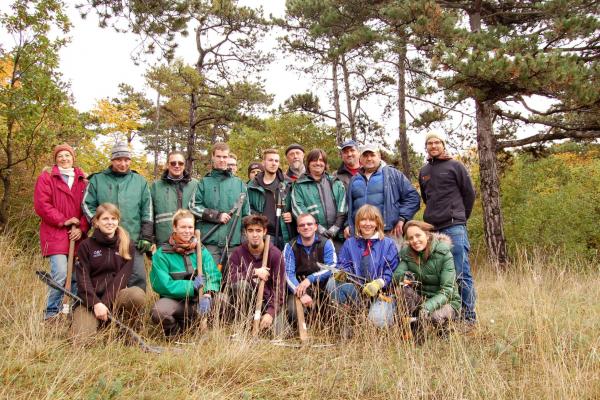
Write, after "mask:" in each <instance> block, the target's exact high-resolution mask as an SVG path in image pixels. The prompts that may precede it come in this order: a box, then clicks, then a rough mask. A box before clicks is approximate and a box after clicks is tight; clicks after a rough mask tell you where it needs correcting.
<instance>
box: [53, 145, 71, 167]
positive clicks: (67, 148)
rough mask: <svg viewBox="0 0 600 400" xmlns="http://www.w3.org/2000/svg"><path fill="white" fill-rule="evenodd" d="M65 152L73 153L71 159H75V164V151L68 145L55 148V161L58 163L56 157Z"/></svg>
mask: <svg viewBox="0 0 600 400" xmlns="http://www.w3.org/2000/svg"><path fill="white" fill-rule="evenodd" d="M65 150H66V151H68V152H69V153H71V157H73V162H75V150H73V148H72V147H71V146H69V145H68V144H66V143H63V144H59V145H58V146H56V147H55V148H54V161H56V155H57V154H58V153H60V152H61V151H65Z"/></svg>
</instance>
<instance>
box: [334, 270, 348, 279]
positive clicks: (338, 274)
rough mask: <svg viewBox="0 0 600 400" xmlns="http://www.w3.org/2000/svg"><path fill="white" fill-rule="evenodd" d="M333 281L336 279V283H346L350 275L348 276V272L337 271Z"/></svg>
mask: <svg viewBox="0 0 600 400" xmlns="http://www.w3.org/2000/svg"><path fill="white" fill-rule="evenodd" d="M333 279H335V281H336V282H346V280H347V279H348V275H346V272H344V271H337V272H334V273H333Z"/></svg>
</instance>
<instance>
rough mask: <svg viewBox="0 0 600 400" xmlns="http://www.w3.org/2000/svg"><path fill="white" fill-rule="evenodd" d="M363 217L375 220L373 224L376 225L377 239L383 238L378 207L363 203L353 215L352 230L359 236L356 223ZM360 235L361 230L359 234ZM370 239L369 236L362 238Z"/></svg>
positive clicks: (381, 218) (381, 220)
mask: <svg viewBox="0 0 600 400" xmlns="http://www.w3.org/2000/svg"><path fill="white" fill-rule="evenodd" d="M363 219H370V220H371V221H375V225H376V226H377V227H376V228H375V230H376V231H377V233H378V234H379V239H383V238H384V237H385V233H384V232H383V217H382V216H381V213H380V212H379V209H378V208H377V207H375V206H373V205H371V204H365V205H364V206H362V207H361V208H359V209H358V211H357V212H356V216H355V217H354V232H355V234H356V236H359V233H358V232H359V230H360V228H359V227H358V223H359V222H360V221H362V220H363ZM360 235H362V232H361V234H360ZM364 239H370V238H364Z"/></svg>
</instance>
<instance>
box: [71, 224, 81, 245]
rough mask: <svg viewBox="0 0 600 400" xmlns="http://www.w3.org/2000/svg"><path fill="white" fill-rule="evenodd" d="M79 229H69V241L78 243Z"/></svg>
mask: <svg viewBox="0 0 600 400" xmlns="http://www.w3.org/2000/svg"><path fill="white" fill-rule="evenodd" d="M81 235H82V232H81V229H79V228H75V226H73V227H71V230H70V231H69V240H73V241H75V242H76V241H78V240H79V239H81Z"/></svg>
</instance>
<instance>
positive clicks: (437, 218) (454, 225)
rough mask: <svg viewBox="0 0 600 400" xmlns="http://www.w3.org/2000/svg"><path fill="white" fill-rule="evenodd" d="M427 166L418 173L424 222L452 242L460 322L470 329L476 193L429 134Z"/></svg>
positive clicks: (463, 170)
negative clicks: (470, 225)
mask: <svg viewBox="0 0 600 400" xmlns="http://www.w3.org/2000/svg"><path fill="white" fill-rule="evenodd" d="M425 148H426V150H427V155H428V159H427V164H425V166H423V168H421V170H420V171H419V186H420V187H421V196H422V197H423V202H424V203H425V205H426V207H425V213H424V214H423V219H424V220H425V222H427V223H429V224H431V225H433V226H434V227H435V230H436V231H438V232H440V233H443V234H446V235H448V236H449V237H450V239H451V240H452V243H453V246H452V256H453V258H454V265H455V268H456V274H457V275H456V280H457V282H458V287H459V289H460V297H461V300H462V313H461V318H462V319H463V320H464V321H465V322H466V323H467V325H471V326H473V325H474V324H475V323H476V321H477V315H476V313H475V298H476V294H475V287H474V285H473V276H472V275H471V265H470V264H469V249H470V244H469V237H468V235H467V220H468V219H469V217H470V216H471V211H472V210H473V204H474V203H475V189H474V188H473V182H471V178H470V177H469V173H468V172H467V169H466V168H465V166H464V165H463V164H462V163H460V162H459V161H456V160H453V159H452V157H450V156H449V155H448V154H447V153H446V145H445V138H444V136H443V135H441V134H439V133H436V132H430V133H429V134H427V136H426V137H425Z"/></svg>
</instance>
